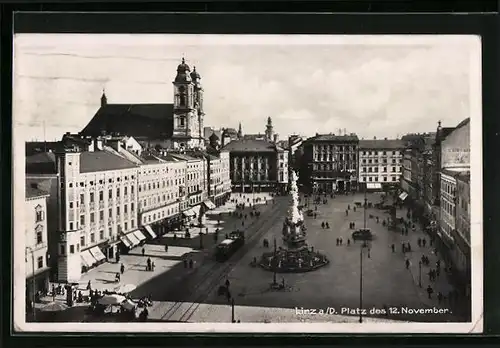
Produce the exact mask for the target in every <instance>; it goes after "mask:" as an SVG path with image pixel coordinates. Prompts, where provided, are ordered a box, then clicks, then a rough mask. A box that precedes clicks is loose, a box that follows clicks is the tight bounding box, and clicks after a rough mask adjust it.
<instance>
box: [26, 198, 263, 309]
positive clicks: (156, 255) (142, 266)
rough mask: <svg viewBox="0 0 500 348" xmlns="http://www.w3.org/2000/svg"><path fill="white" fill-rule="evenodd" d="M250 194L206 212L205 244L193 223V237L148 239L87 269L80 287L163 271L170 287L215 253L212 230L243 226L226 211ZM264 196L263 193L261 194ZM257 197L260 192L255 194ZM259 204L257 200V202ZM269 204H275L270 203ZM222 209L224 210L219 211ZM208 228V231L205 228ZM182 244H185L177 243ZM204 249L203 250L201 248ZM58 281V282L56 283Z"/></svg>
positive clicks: (102, 286) (107, 285)
mask: <svg viewBox="0 0 500 348" xmlns="http://www.w3.org/2000/svg"><path fill="white" fill-rule="evenodd" d="M246 196H248V194H246V195H243V196H242V197H239V194H236V197H234V198H235V199H237V200H238V202H235V203H231V202H230V201H229V202H228V203H226V204H225V205H224V206H221V207H217V208H215V209H213V210H211V211H209V212H208V213H207V218H206V221H205V226H204V227H203V228H202V231H203V237H202V238H203V248H202V249H201V248H200V236H199V232H200V228H199V227H191V228H189V231H190V234H191V238H190V239H184V238H182V239H179V238H178V239H177V240H174V239H173V238H172V237H168V235H167V236H163V237H160V238H158V239H157V240H155V241H151V242H149V243H146V244H145V245H144V246H138V247H135V248H133V249H132V250H130V252H129V253H128V254H122V255H121V256H120V262H119V263H115V262H105V263H103V264H101V265H99V266H97V267H95V268H93V269H91V270H89V271H88V272H87V273H84V274H82V277H81V279H80V281H79V282H78V289H77V290H78V291H82V294H83V295H87V294H88V290H87V284H88V282H89V281H90V282H91V286H92V289H93V290H100V291H103V290H114V289H116V288H118V287H120V286H122V285H125V284H133V285H136V286H137V287H138V288H139V287H140V286H141V285H142V284H145V283H148V282H149V281H151V280H152V279H153V278H156V277H157V276H159V275H160V274H163V273H166V272H170V273H169V278H168V279H169V284H162V287H165V288H168V285H170V286H173V285H175V284H176V283H177V282H179V281H181V280H182V279H183V278H185V277H186V276H188V275H189V274H191V273H193V272H195V271H196V270H197V268H198V267H200V266H201V265H202V264H203V260H204V258H205V257H206V256H208V255H211V254H212V253H213V248H214V246H215V245H216V244H217V242H216V241H215V239H214V236H213V234H214V233H215V230H216V229H217V228H219V238H218V241H221V240H222V239H223V236H224V234H225V233H229V232H231V231H233V230H235V229H237V228H240V229H241V219H239V218H237V217H236V216H232V215H228V214H227V213H229V212H232V211H234V210H235V209H236V203H243V200H244V198H245V199H246V198H248V197H246ZM260 196H261V197H263V196H264V195H263V194H260ZM255 197H257V194H256V196H255ZM256 205H257V204H256ZM261 205H265V202H262V204H259V205H257V206H258V208H257V209H259V210H263V209H262V207H260V206H261ZM268 207H269V208H271V207H272V204H269V205H268ZM244 212H247V213H248V212H250V208H248V207H247V208H245V210H244ZM219 213H223V214H222V215H219ZM219 217H220V219H221V221H220V224H218V223H217V219H218V218H219ZM255 221H257V219H256V218H250V217H248V218H247V221H246V226H245V227H248V226H249V225H251V224H252V223H253V222H255ZM207 228H208V234H209V235H210V236H207V235H206V231H207ZM165 244H168V246H169V247H168V251H167V252H165ZM175 244H182V245H175ZM143 248H144V251H145V253H144V256H143V255H142V249H143ZM200 249H201V250H200ZM148 258H150V259H151V261H152V262H154V264H155V269H154V271H146V262H147V259H148ZM184 258H187V259H192V260H193V268H192V269H189V268H188V269H185V268H184V265H183V260H184ZM122 263H123V265H124V266H125V272H124V273H123V274H122V275H121V279H120V282H115V275H116V273H119V272H120V267H121V264H122ZM57 285H58V284H57V283H56V284H55V286H57ZM51 288H52V284H49V289H51ZM143 292H144V291H132V292H131V293H130V294H131V296H132V297H142V296H146V295H147V294H145V293H143ZM55 300H56V301H57V302H66V295H57V296H56V297H55ZM52 301H53V297H52V296H45V297H42V298H41V303H37V304H36V305H35V307H36V308H40V307H43V306H44V305H45V304H46V303H50V302H52ZM75 306H88V303H75Z"/></svg>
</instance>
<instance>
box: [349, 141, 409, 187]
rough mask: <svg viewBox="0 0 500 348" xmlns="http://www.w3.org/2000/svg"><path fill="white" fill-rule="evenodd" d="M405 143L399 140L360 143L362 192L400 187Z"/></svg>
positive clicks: (360, 183)
mask: <svg viewBox="0 0 500 348" xmlns="http://www.w3.org/2000/svg"><path fill="white" fill-rule="evenodd" d="M403 152H404V143H403V141H401V140H399V139H380V140H377V139H374V140H360V141H359V180H358V181H359V186H360V189H361V190H364V189H368V190H384V191H385V190H388V189H390V188H391V187H397V186H399V183H400V179H401V175H402V168H403Z"/></svg>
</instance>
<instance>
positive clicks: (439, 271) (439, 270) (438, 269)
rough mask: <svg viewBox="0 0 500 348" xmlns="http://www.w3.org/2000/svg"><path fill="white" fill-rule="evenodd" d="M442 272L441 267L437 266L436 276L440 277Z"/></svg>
mask: <svg viewBox="0 0 500 348" xmlns="http://www.w3.org/2000/svg"><path fill="white" fill-rule="evenodd" d="M440 273H441V268H436V276H437V277H439V274H440Z"/></svg>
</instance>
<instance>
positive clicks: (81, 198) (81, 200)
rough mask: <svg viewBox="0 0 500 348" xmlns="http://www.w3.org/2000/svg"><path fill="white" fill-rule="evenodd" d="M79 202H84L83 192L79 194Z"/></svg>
mask: <svg viewBox="0 0 500 348" xmlns="http://www.w3.org/2000/svg"><path fill="white" fill-rule="evenodd" d="M80 204H85V196H84V194H83V193H82V194H80Z"/></svg>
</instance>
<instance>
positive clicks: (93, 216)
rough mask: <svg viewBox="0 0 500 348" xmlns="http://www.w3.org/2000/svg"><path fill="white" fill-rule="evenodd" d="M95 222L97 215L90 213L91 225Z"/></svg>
mask: <svg viewBox="0 0 500 348" xmlns="http://www.w3.org/2000/svg"><path fill="white" fill-rule="evenodd" d="M94 222H95V214H94V213H90V223H91V224H92V223H94Z"/></svg>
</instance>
